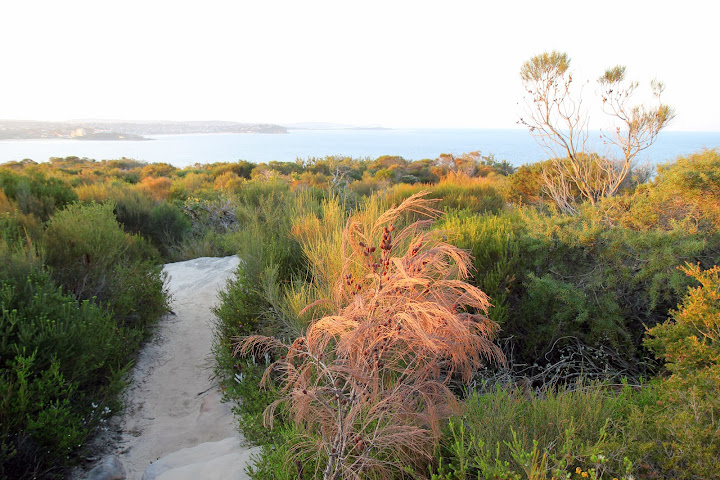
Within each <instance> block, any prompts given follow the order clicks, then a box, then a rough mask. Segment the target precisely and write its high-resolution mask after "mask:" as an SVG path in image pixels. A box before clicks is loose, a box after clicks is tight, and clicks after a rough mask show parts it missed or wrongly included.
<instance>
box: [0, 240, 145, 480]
mask: <svg viewBox="0 0 720 480" xmlns="http://www.w3.org/2000/svg"><path fill="white" fill-rule="evenodd" d="M0 250H2V249H0ZM5 252H6V254H5V255H3V257H4V258H3V259H4V260H9V261H8V262H7V263H3V265H2V267H0V273H1V276H0V278H1V279H2V280H1V281H0V372H1V373H0V399H2V400H0V477H3V478H37V477H44V478H54V477H60V476H62V475H63V473H64V471H65V468H66V467H68V466H70V465H72V464H73V463H74V462H75V461H76V457H75V454H76V453H77V451H78V450H79V449H80V447H81V446H82V444H83V443H84V441H85V439H86V437H87V436H88V435H89V434H90V433H91V432H92V431H93V429H94V428H95V427H96V426H97V425H98V423H99V422H100V421H101V420H102V419H103V418H104V417H105V416H107V414H108V413H110V410H114V409H115V406H116V404H115V403H114V401H113V400H112V398H113V395H114V394H116V393H117V392H118V391H119V390H120V388H121V382H120V377H121V375H122V373H123V366H124V365H125V364H126V362H127V357H128V355H129V353H131V352H132V351H133V349H134V348H135V347H136V345H137V342H136V341H135V342H133V341H132V340H131V338H132V337H137V336H136V335H133V332H131V331H129V330H127V329H124V328H121V327H118V325H117V324H116V322H115V320H114V319H113V318H112V316H111V315H109V314H108V313H107V312H106V311H104V310H103V309H102V308H100V307H99V306H98V305H95V304H93V303H90V302H89V301H81V302H79V301H78V300H76V299H75V298H74V297H73V296H71V295H67V294H65V293H63V292H62V290H61V289H59V288H58V287H57V286H56V285H54V284H53V283H52V281H51V280H50V277H49V276H48V275H47V274H46V273H45V272H44V271H43V267H42V263H41V261H40V260H41V258H40V257H38V256H37V255H36V254H35V253H34V252H33V250H32V249H31V248H28V249H26V250H25V251H21V250H19V249H18V250H15V251H14V252H13V253H11V254H10V255H7V250H5ZM105 407H108V408H107V410H106V409H105Z"/></svg>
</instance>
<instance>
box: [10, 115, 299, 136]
mask: <svg viewBox="0 0 720 480" xmlns="http://www.w3.org/2000/svg"><path fill="white" fill-rule="evenodd" d="M197 133H287V129H286V128H285V127H283V126H280V125H274V124H269V123H237V122H220V121H190V122H178V121H125V120H68V121H63V122H45V121H38V120H0V140H38V139H70V140H130V141H132V140H151V139H150V138H147V136H152V135H188V134H197Z"/></svg>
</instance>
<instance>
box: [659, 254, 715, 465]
mask: <svg viewBox="0 0 720 480" xmlns="http://www.w3.org/2000/svg"><path fill="white" fill-rule="evenodd" d="M682 270H683V271H684V272H685V273H686V274H687V275H689V276H691V277H692V278H693V279H695V280H696V281H697V282H699V283H700V286H698V287H693V288H690V289H689V290H688V292H687V295H686V296H685V298H684V299H683V301H682V303H681V304H680V305H679V308H678V310H675V311H673V312H672V320H669V321H667V322H665V323H663V324H660V325H657V326H655V327H653V328H652V329H650V330H649V331H648V338H647V339H646V344H647V345H648V346H649V347H650V348H652V349H653V350H654V351H655V352H656V353H657V354H658V355H661V356H662V357H663V358H664V359H665V360H666V362H667V364H666V366H667V369H668V370H669V371H670V373H671V375H670V376H669V377H668V378H666V379H664V380H663V382H662V388H661V390H660V402H659V403H660V405H661V406H662V408H661V409H660V410H659V412H658V418H657V430H658V434H659V437H660V439H661V442H662V443H661V445H658V447H657V448H656V450H655V452H654V453H655V455H654V460H655V461H656V462H657V464H658V465H659V466H660V469H661V470H662V471H664V472H666V478H668V477H672V478H711V477H714V476H716V474H717V468H718V458H720V440H718V431H720V398H718V395H717V392H718V391H720V267H717V266H715V267H713V268H711V269H708V270H704V271H703V270H701V269H700V267H699V266H698V265H686V266H685V267H684V268H683V269H682Z"/></svg>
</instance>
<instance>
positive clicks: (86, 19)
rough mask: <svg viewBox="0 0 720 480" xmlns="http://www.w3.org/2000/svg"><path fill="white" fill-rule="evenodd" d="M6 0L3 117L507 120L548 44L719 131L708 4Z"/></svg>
mask: <svg viewBox="0 0 720 480" xmlns="http://www.w3.org/2000/svg"><path fill="white" fill-rule="evenodd" d="M0 2H1V3H0V45H2V47H0V69H1V70H0V72H1V73H0V118H6V119H7V118H19V119H50V120H64V119H73V118H116V119H158V120H234V121H241V122H270V123H280V124H283V123H291V122H303V121H324V122H339V123H350V124H360V125H362V124H380V125H383V126H387V127H479V128H512V127H514V126H515V122H516V120H517V118H518V115H519V107H518V106H517V102H518V101H520V100H521V98H522V93H523V92H522V89H521V86H520V81H519V75H518V72H519V70H520V67H521V65H522V63H523V62H524V61H525V60H527V59H528V58H530V57H531V56H533V55H535V54H538V53H541V52H543V51H546V50H552V49H557V50H561V51H566V52H568V54H569V55H570V56H571V58H572V60H573V68H574V70H575V72H576V78H577V77H580V76H582V75H583V74H586V75H587V77H589V78H591V79H594V78H596V77H597V76H599V75H600V73H601V72H602V71H603V70H604V68H606V67H609V66H612V65H615V64H624V65H627V67H628V75H629V77H631V78H633V79H637V80H640V81H641V82H642V83H646V82H647V81H649V80H650V79H651V78H655V77H657V78H658V79H661V80H663V81H664V82H665V84H666V87H667V89H666V93H665V96H664V100H665V101H666V102H667V103H669V104H671V105H673V106H674V107H675V108H676V110H677V113H678V116H677V118H676V119H675V120H674V122H673V123H672V125H671V127H670V128H671V129H673V130H712V131H720V115H718V113H717V111H718V108H719V107H720V87H718V82H719V81H720V62H718V60H717V59H718V47H719V46H720V41H719V40H718V36H717V31H718V30H717V21H718V18H720V3H718V2H715V1H711V0H704V1H696V0H684V1H677V0H675V1H672V2H667V3H666V2H664V1H657V0H656V1H637V0H621V1H615V0H603V1H601V2H589V1H582V0H572V1H545V2H543V1H533V2H525V1H512V0H504V1H503V0H489V1H486V0H476V1H452V0H433V1H428V2H426V1H421V0H414V1H397V0H384V1H374V0H358V1H343V0H332V1H315V0H305V1H303V0H291V1H280V0H276V1H272V0H233V1H221V0H195V1H192V2H186V1H181V0H174V1H160V0H142V1H136V0H123V1H116V0H92V1H62V0H53V1H34V0H0ZM501 4H502V5H501ZM592 90H593V89H590V91H589V92H588V93H592Z"/></svg>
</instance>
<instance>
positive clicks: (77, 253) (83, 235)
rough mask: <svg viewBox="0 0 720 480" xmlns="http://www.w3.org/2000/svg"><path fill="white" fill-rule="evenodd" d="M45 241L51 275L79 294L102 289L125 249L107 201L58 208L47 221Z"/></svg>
mask: <svg viewBox="0 0 720 480" xmlns="http://www.w3.org/2000/svg"><path fill="white" fill-rule="evenodd" d="M45 245H46V248H47V262H48V265H50V266H51V267H52V269H53V277H54V278H55V280H56V281H57V282H58V283H60V284H61V285H63V286H64V287H65V289H67V290H68V291H69V292H72V293H73V294H75V295H76V296H78V298H92V297H94V296H98V295H99V294H101V293H103V292H104V291H105V290H106V288H107V286H108V283H109V278H108V277H109V276H110V272H111V271H112V270H113V268H114V267H115V266H116V265H117V264H118V263H120V262H122V261H123V260H124V259H125V255H126V251H127V249H128V241H127V237H126V235H125V233H124V232H123V230H122V228H120V225H119V224H118V223H117V221H116V220H115V215H114V214H113V209H112V205H108V204H105V205H97V204H90V205H82V204H73V205H70V206H68V208H66V209H65V210H62V211H60V212H58V213H57V214H56V215H54V216H53V217H52V218H51V219H50V221H49V222H48V224H47V228H46V231H45Z"/></svg>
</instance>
